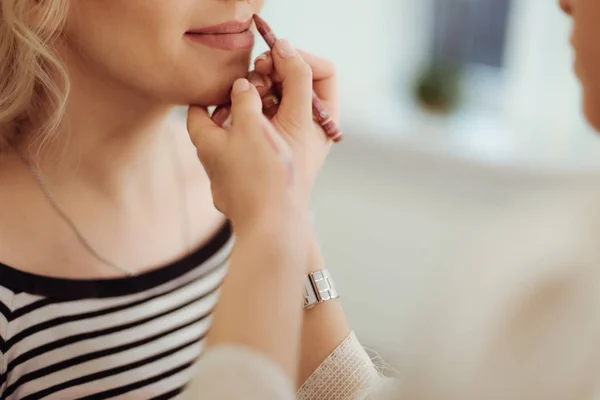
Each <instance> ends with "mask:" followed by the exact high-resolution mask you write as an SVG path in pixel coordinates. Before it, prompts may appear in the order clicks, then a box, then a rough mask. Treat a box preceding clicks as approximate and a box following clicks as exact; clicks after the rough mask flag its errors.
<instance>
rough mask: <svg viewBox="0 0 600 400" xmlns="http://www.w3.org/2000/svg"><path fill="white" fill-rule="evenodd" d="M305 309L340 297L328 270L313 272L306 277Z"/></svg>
mask: <svg viewBox="0 0 600 400" xmlns="http://www.w3.org/2000/svg"><path fill="white" fill-rule="evenodd" d="M303 295H304V308H305V309H307V308H312V307H314V306H315V305H317V304H319V303H324V302H326V301H329V300H333V299H337V298H338V297H340V294H339V293H338V291H337V289H336V287H335V282H334V281H333V278H332V277H331V274H330V273H329V271H328V270H326V269H324V270H321V271H317V272H312V273H310V274H308V275H306V276H305V277H304V289H303Z"/></svg>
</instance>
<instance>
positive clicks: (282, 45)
mask: <svg viewBox="0 0 600 400" xmlns="http://www.w3.org/2000/svg"><path fill="white" fill-rule="evenodd" d="M275 47H276V48H277V53H278V54H279V56H280V57H281V58H290V57H294V56H296V55H297V54H298V53H297V52H296V49H294V48H293V47H292V45H291V44H290V42H288V41H287V40H285V39H283V40H279V41H278V42H277V46H275Z"/></svg>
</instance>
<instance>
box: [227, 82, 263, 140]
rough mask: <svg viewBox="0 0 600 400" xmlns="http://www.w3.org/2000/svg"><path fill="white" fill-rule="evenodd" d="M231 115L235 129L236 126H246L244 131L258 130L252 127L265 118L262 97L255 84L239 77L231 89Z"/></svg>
mask: <svg viewBox="0 0 600 400" xmlns="http://www.w3.org/2000/svg"><path fill="white" fill-rule="evenodd" d="M231 117H232V118H233V130H235V127H236V126H240V127H246V129H244V131H248V132H250V131H256V130H255V129H249V128H250V127H252V126H254V125H256V124H257V123H261V122H262V120H263V119H264V118H265V117H264V116H263V111H262V99H261V98H260V95H259V94H258V91H257V90H256V88H255V87H254V85H252V84H250V82H248V80H246V79H238V80H237V81H235V83H234V84H233V89H232V90H231Z"/></svg>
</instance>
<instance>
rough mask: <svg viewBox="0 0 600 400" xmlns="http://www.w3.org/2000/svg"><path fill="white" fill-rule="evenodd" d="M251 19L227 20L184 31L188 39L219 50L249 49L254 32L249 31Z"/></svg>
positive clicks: (252, 41) (252, 45)
mask: <svg viewBox="0 0 600 400" xmlns="http://www.w3.org/2000/svg"><path fill="white" fill-rule="evenodd" d="M251 25H252V19H248V20H246V21H244V22H240V21H229V22H225V23H222V24H219V25H212V26H204V27H201V28H195V29H192V30H190V31H189V32H187V33H186V36H188V37H189V38H190V39H192V40H193V41H195V42H198V43H201V44H204V45H206V46H209V47H213V48H215V49H220V50H251V49H252V48H253V47H254V34H253V33H252V32H251V31H250V26H251Z"/></svg>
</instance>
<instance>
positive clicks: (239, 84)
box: [231, 79, 250, 95]
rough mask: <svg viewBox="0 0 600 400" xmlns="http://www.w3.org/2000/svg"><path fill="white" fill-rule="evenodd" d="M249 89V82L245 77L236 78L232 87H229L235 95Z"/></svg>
mask: <svg viewBox="0 0 600 400" xmlns="http://www.w3.org/2000/svg"><path fill="white" fill-rule="evenodd" d="M248 89H250V83H249V82H248V80H246V79H238V80H237V81H235V83H234V84H233V88H232V89H231V94H233V95H236V94H240V93H243V92H245V91H247V90H248Z"/></svg>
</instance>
